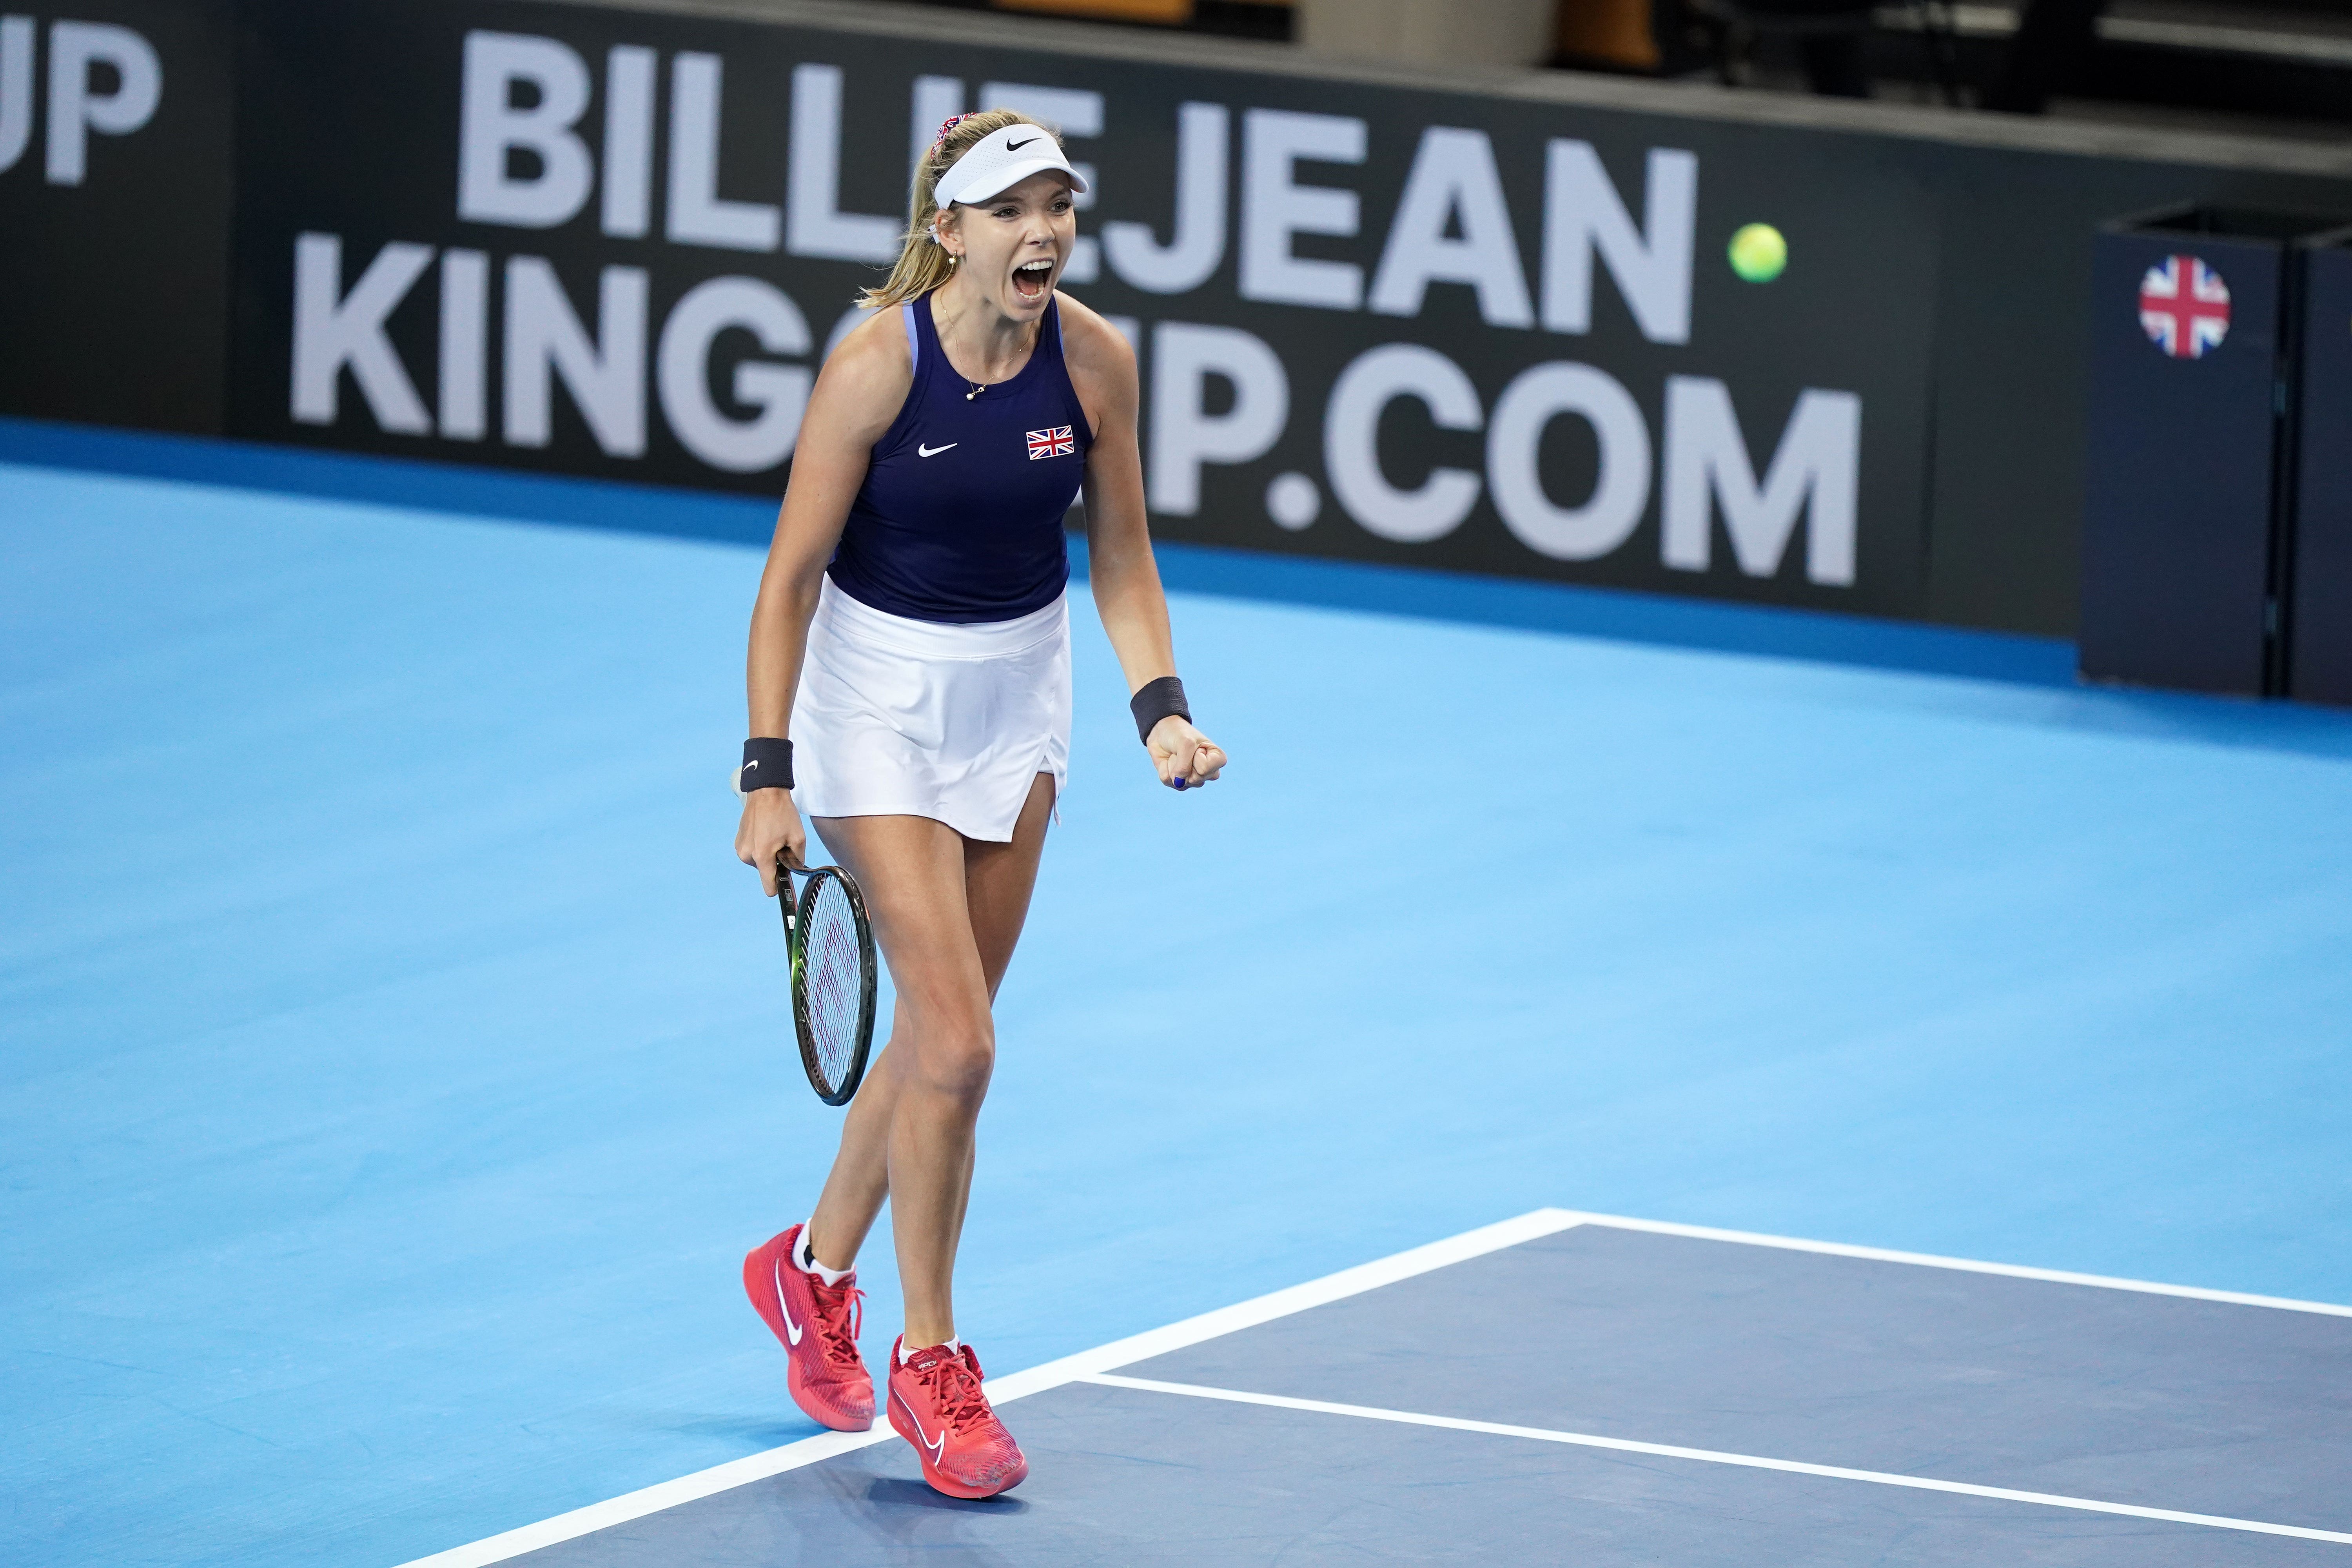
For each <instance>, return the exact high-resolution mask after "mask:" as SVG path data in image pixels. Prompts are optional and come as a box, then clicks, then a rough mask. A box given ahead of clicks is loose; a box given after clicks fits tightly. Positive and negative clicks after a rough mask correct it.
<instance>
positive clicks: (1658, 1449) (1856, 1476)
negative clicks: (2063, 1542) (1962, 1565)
mask: <svg viewBox="0 0 2352 1568" xmlns="http://www.w3.org/2000/svg"><path fill="white" fill-rule="evenodd" d="M1079 1381H1080V1382H1083V1383H1094V1384H1103V1385H1105V1386H1107V1387H1110V1388H1133V1389H1139V1390H1141V1391H1142V1392H1144V1393H1146V1394H1183V1395H1185V1396H1186V1397H1188V1398H1192V1399H1222V1400H1225V1401H1228V1402H1229V1403H1232V1404H1234V1405H1272V1406H1273V1407H1274V1408H1276V1409H1277V1410H1306V1411H1311V1412H1314V1413H1316V1414H1318V1415H1354V1416H1359V1417H1360V1418H1362V1419H1364V1420H1368V1421H1395V1422H1400V1423H1402V1424H1403V1425H1405V1426H1443V1427H1445V1428H1446V1429H1448V1430H1449V1431H1454V1432H1486V1433H1491V1434H1493V1435H1494V1436H1497V1437H1531V1438H1534V1439H1535V1440H1536V1441H1538V1442H1541V1443H1570V1444H1573V1445H1575V1446H1576V1447H1580V1448H1613V1449H1615V1450H1617V1451H1618V1452H1620V1453H1624V1454H1647V1455H1651V1456H1653V1457H1654V1458H1661V1459H1697V1460H1700V1461H1703V1462H1704V1463H1706V1464H1710V1465H1741V1466H1745V1467H1746V1468H1748V1469H1751V1470H1785V1471H1788V1472H1789V1473H1790V1474H1791V1475H1799V1476H1826V1477H1828V1478H1829V1479H1832V1480H1839V1481H1871V1482H1874V1483H1876V1484H1877V1485H1879V1486H1883V1487H1909V1488H1912V1489H1915V1490H1918V1491H1928V1492H1957V1493H1958V1494H1959V1495H1961V1496H1963V1497H1981V1498H1996V1499H1999V1500H2000V1501H2003V1502H2032V1503H2040V1504H2042V1506H2044V1507H2046V1508H2071V1509H2081V1510H2085V1511H2087V1512H2090V1513H2119V1514H2124V1515H2126V1516H2128V1517H2129V1518H2132V1519H2155V1520H2162V1521H2166V1522H2168V1523H2170V1524H2201V1525H2206V1526H2208V1527H2210V1528H2211V1529H2215V1530H2243V1531H2252V1533H2254V1534H2256V1535H2292V1536H2294V1537H2296V1538H2298V1539H2300V1540H2304V1541H2333V1542H2339V1543H2341V1544H2344V1545H2347V1546H2352V1535H2347V1534H2344V1533H2342V1532H2341V1531H2333V1530H2310V1529H2306V1528H2305V1527H2304V1526H2302V1525H2299V1524H2268V1523H2265V1522H2263V1521H2261V1520H2258V1519H2229V1518H2225V1517H2223V1516H2222V1515H2221V1514H2214V1513H2181V1512H2179V1511H2177V1510H2173V1509H2168V1508H2142V1507H2140V1506H2139V1505H2138V1504H2137V1503H2128V1502H2101V1501H2099V1500H2097V1499H2095V1498H2080V1497H2061V1496H2059V1495H2058V1494H2056V1493H2054V1492H2021V1491H2017V1490H2013V1489H2011V1488H2009V1487H1980V1486H1976V1485H1973V1484H1971V1483H1969V1482H1968V1481H1939V1480H1933V1479H1929V1478H1927V1477H1926V1476H1898V1475H1891V1474H1889V1473H1887V1472H1886V1471H1884V1470H1850V1469H1847V1468H1845V1467H1843V1465H1808V1464H1805V1463H1802V1462H1801V1461H1800V1460H1796V1459H1766V1458H1758V1457H1757V1456H1756V1455H1754V1454H1726V1453H1722V1452H1719V1451H1718V1450H1717V1449H1713V1448H1685V1447H1677V1446H1675V1444H1672V1443H1636V1442H1634V1441H1633V1440H1632V1439H1630V1438H1625V1437H1597V1436H1593V1435H1592V1434H1591V1433H1589V1432H1555V1431H1553V1430H1551V1429H1550V1428H1549V1427H1546V1426H1506V1425H1504V1424H1503V1423H1502V1422H1499V1421H1465V1420H1463V1419H1461V1418H1460V1417H1459V1416H1454V1415H1419V1414H1416V1413H1414V1412H1412V1411H1410V1410H1382V1409H1380V1408H1379V1407H1377V1406H1375V1405H1334V1404H1332V1403H1331V1402H1330V1401H1328V1400H1325V1399H1291V1398H1287V1397H1286V1396H1285V1395H1282V1394H1244V1393H1243V1392H1241V1391H1240V1390H1238V1389H1232V1388H1210V1387H1208V1386H1206V1385H1204V1384H1197V1383H1161V1382H1159V1381H1158V1380H1157V1379H1154V1378H1149V1377H1122V1376H1120V1375H1119V1374H1118V1373H1109V1372H1097V1373H1087V1375H1086V1376H1085V1377H1083V1378H1081V1379H1080V1380H1079Z"/></svg>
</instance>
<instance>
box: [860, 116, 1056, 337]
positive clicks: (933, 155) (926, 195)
mask: <svg viewBox="0 0 2352 1568" xmlns="http://www.w3.org/2000/svg"><path fill="white" fill-rule="evenodd" d="M1008 125H1034V126H1036V127H1037V129H1039V130H1040V131H1043V132H1045V134H1047V135H1048V136H1051V137H1053V138H1054V145H1055V146H1056V147H1059V146H1061V144H1062V136H1061V132H1057V131H1055V129H1054V128H1053V127H1052V126H1050V125H1046V124H1043V123H1041V122H1040V121H1034V120H1032V119H1030V118H1029V117H1028V116H1027V115H1025V114H1016V113H1014V112H1013V110H1010V109H983V110H981V111H980V112H979V113H977V114H959V115H957V116H956V117H955V118H954V119H952V120H950V121H948V122H947V123H946V124H945V125H943V126H941V127H940V139H939V140H938V141H936V142H932V143H931V145H930V150H929V152H927V153H924V154H923V160H922V162H921V163H918V164H916V165H915V194H914V198H913V200H912V201H910V202H909V203H908V208H907V237H906V238H905V239H904V240H902V241H900V242H899V246H898V263H897V265H895V266H894V267H892V268H890V276H889V277H887V278H886V279H883V280H882V286H881V287H880V288H878V289H864V290H862V291H861V292H860V294H859V297H858V300H857V304H858V306H859V307H860V308H861V309H863V310H882V309H884V308H885V307H887V306H891V305H903V304H905V303H906V302H907V301H908V300H915V299H919V298H921V297H922V296H923V295H925V294H928V293H929V292H930V291H931V290H932V289H936V288H938V287H939V286H940V284H942V283H944V282H946V281H947V280H948V279H950V278H951V277H953V276H954V275H955V259H954V258H952V257H950V255H949V254H948V251H947V247H945V246H943V245H941V244H940V242H939V241H938V240H937V239H935V238H934V237H932V234H931V220H932V217H933V216H934V215H935V214H936V213H937V212H938V210H939V203H938V193H939V188H940V176H941V175H942V174H946V173H947V172H948V170H949V169H950V167H951V166H952V165H953V164H954V163H955V161H956V160H957V159H958V158H961V157H962V156H963V155H964V154H965V153H968V152H970V151H971V148H972V146H973V144H974V143H976V142H979V141H980V139H981V138H982V137H983V136H986V135H987V134H988V133H989V132H992V131H1002V130H1003V129H1004V128H1005V127H1006V126H1008Z"/></svg>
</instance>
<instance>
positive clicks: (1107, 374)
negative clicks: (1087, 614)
mask: <svg viewBox="0 0 2352 1568" xmlns="http://www.w3.org/2000/svg"><path fill="white" fill-rule="evenodd" d="M1061 305H1062V332H1063V342H1064V344H1065V352H1066V355H1067V358H1068V363H1069V367H1070V380H1071V384H1072V385H1073V386H1075V387H1076V389H1077V393H1078V400H1079V402H1080V403H1082V404H1083V405H1085V406H1086V411H1087V418H1088V420H1089V422H1090V423H1091V424H1092V425H1093V426H1094V442H1093V445H1092V446H1090V447H1087V482H1086V492H1085V494H1086V508H1087V561H1088V566H1087V571H1088V573H1089V574H1090V575H1091V576H1092V578H1093V580H1094V595H1095V608H1096V609H1097V611H1098V612H1099V613H1100V614H1101V616H1102V624H1103V630H1104V631H1105V632H1107V633H1108V634H1109V636H1110V646H1111V650H1112V652H1114V653H1116V654H1117V655H1118V667H1119V670H1120V672H1121V673H1122V674H1124V675H1125V676H1126V677H1127V689H1128V691H1129V694H1130V695H1132V694H1133V693H1135V692H1136V691H1139V690H1140V689H1142V688H1143V686H1144V685H1145V683H1146V682H1149V681H1152V680H1156V679H1160V677H1161V676H1165V675H1173V674H1175V673H1176V646H1175V638H1174V637H1173V635H1172V634H1171V632H1170V630H1169V626H1168V596H1167V594H1166V593H1165V592H1164V591H1163V590H1162V589H1161V587H1160V565H1159V563H1157V562H1156V561H1154V560H1153V559H1152V555H1151V530H1150V521H1149V519H1148V517H1147V516H1146V514H1145V510H1144V500H1143V462H1142V458H1141V455H1140V452H1139V448H1138V446H1137V442H1136V434H1135V424H1136V409H1137V406H1138V405H1139V401H1140V397H1139V392H1138V388H1137V383H1136V374H1135V352H1134V351H1133V350H1132V349H1130V348H1129V347H1128V345H1127V340H1126V339H1125V338H1123V337H1121V336H1120V335H1119V332H1118V329H1117V328H1116V327H1113V326H1112V325H1111V324H1110V323H1109V322H1108V321H1104V320H1103V319H1102V318H1101V317H1100V316H1098V315H1097V314H1096V313H1095V312H1094V311H1092V310H1088V309H1087V307H1086V306H1084V305H1081V304H1079V303H1078V302H1077V301H1076V300H1072V299H1071V298H1070V297H1069V296H1068V295H1066V294H1065V295H1063V296H1061ZM1145 744H1146V745H1147V747H1148V748H1149V749H1150V752H1151V761H1152V764H1153V766H1155V767H1156V768H1158V769H1159V772H1160V782H1161V783H1163V784H1172V785H1174V786H1175V787H1177V788H1179V789H1182V788H1185V787H1188V786H1191V785H1196V784H1206V783H1208V782H1209V781H1210V780H1212V779H1213V778H1215V777H1216V776H1217V775H1218V773H1219V772H1220V771H1221V770H1222V769H1223V767H1224V765H1225V760H1226V759H1225V753H1224V752H1223V750H1221V749H1220V748H1219V747H1218V746H1217V745H1216V744H1215V743H1214V742H1212V741H1210V740H1209V738H1208V737H1207V736H1205V735H1203V734H1202V733H1201V732H1200V731H1198V730H1195V729H1194V728H1193V727H1192V724H1191V723H1190V722H1188V721H1185V720H1183V719H1181V718H1178V717H1177V716H1175V715H1173V714H1171V715H1170V716H1169V717H1167V718H1165V719H1162V720H1160V722H1159V723H1158V724H1157V725H1155V726H1154V727H1153V729H1152V731H1151V735H1150V739H1149V740H1148V741H1147V742H1145Z"/></svg>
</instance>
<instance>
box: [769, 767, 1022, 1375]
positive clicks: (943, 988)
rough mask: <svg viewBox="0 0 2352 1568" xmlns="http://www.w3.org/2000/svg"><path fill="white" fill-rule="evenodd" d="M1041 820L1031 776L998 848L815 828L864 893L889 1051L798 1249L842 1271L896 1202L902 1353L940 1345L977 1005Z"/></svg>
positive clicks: (1017, 925)
mask: <svg viewBox="0 0 2352 1568" xmlns="http://www.w3.org/2000/svg"><path fill="white" fill-rule="evenodd" d="M1052 807H1053V779H1052V777H1051V776H1050V775H1047V774H1043V773H1041V774H1039V775H1038V777H1037V780H1036V782H1035V784H1034V786H1033V787H1032V789H1031V791H1030V795H1029V799H1028V802H1027V803H1026V804H1025V805H1024V806H1023V808H1022V813H1021V819H1020V822H1019V824H1018V825H1017V826H1015V828H1014V830H1013V842H1011V843H1010V844H992V843H982V842H978V841H975V840H971V839H966V838H964V837H961V835H959V834H957V833H955V832H954V831H953V830H951V829H950V828H948V827H947V826H944V825H942V824H940V823H938V822H934V821H932V820H930V819H929V818H927V817H916V816H861V817H833V818H827V819H825V820H824V822H823V823H822V825H821V826H820V827H819V831H820V832H821V833H822V834H823V835H824V840H825V843H826V844H827V845H828V846H829V847H831V848H832V849H833V850H834V852H835V854H837V855H839V856H840V858H841V859H842V861H843V863H844V864H845V865H846V866H848V867H849V868H850V870H851V872H852V874H854V875H855V876H856V878H857V879H858V882H859V885H860V886H861V887H862V888H863V889H865V891H866V908H867V910H868V911H869V912H870V913H871V914H872V916H873V918H874V926H875V934H876V936H877V938H878V940H879V941H880V943H881V946H882V951H883V954H884V956H885V957H886V958H887V960H888V962H889V964H890V976H891V979H892V981H893V983H894V984H896V986H897V988H898V1007H897V1010H896V1012H895V1013H894V1015H893V1017H892V1023H891V1037H890V1043H889V1044H888V1045H887V1047H884V1049H883V1051H882V1052H881V1054H880V1055H879V1056H877V1058H875V1062H874V1068H873V1070H872V1071H871V1072H869V1073H868V1075H867V1077H866V1083H865V1086H864V1087H863V1088H861V1089H859V1091H858V1094H857V1098H856V1100H855V1101H854V1102H853V1103H852V1105H851V1107H850V1112H849V1116H848V1118H847V1120H846V1121H845V1124H844V1126H843V1129H842V1142H841V1152H840V1153H839V1154H838V1155H837V1156H836V1157H835V1161H834V1167H833V1172H832V1173H831V1175H830V1176H828V1178H827V1179H826V1182H825V1187H824V1196H823V1197H822V1199H821V1200H820V1201H819V1203H818V1205H817V1211H816V1216H815V1219H814V1223H813V1224H812V1226H811V1227H810V1232H811V1247H812V1249H813V1250H814V1253H815V1256H816V1258H817V1260H818V1261H819V1262H821V1263H823V1264H824V1265H825V1266H826V1267H827V1268H847V1267H848V1266H849V1265H850V1264H851V1263H852V1262H853V1261H855V1259H856V1254H857V1249H858V1247H860V1246H862V1245H863V1243H864V1241H865V1239H866V1232H867V1231H868V1230H869V1229H870V1228H871V1227H872V1226H873V1223H874V1219H875V1216H876V1215H877V1213H879V1211H880V1209H881V1205H882V1201H883V1198H884V1197H885V1196H886V1195H887V1196H889V1197H891V1198H893V1199H895V1200H896V1205H897V1216H896V1219H895V1222H894V1226H893V1229H894V1232H895V1234H896V1237H897V1239H898V1267H899V1275H900V1279H901V1280H902V1281H903V1283H904V1286H905V1289H906V1293H907V1342H908V1344H910V1345H924V1344H937V1343H939V1342H941V1341H944V1340H946V1339H949V1338H950V1337H952V1336H953V1334H954V1332H955V1318H954V1309H953V1305H952V1300H953V1298H952V1291H951V1287H950V1280H951V1276H952V1273H953V1269H954V1263H955V1249H956V1243H957V1240H958V1238H959V1237H960V1236H961V1231H962V1228H963V1213H964V1206H965V1204H966V1202H967V1200H968V1198H969V1196H970V1194H971V1169H972V1160H973V1150H974V1146H973V1138H972V1131H973V1127H974V1124H975V1123H976V1121H978V1118H979V1114H980V1104H981V1100H982V1097H983V1096H984V1095H985V1094H986V1093H987V1089H988V1079H989V1075H990V1073H991V1072H992V1069H993V1068H994V1063H995V1028H994V1024H993V1021H992V1018H991V1016H990V1004H991V1003H992V1001H993V999H994V997H995V994H996V988H997V986H998V984H1001V983H1002V981H1003V978H1004V972H1005V969H1006V967H1007V966H1008V965H1009V964H1010V963H1011V962H1012V958H1013V946H1014V944H1015V943H1016V942H1018V941H1019V940H1020V935H1021V927H1022V925H1023V923H1024V921H1025V920H1026V919H1027V917H1028V910H1029V895H1030V892H1031V889H1033V888H1034V886H1035V883H1036V876H1037V860H1038V857H1039V855H1040V853H1041V852H1042V850H1043V849H1044V847H1045V826H1046V822H1047V819H1048V817H1049V816H1050V814H1051V811H1052Z"/></svg>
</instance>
